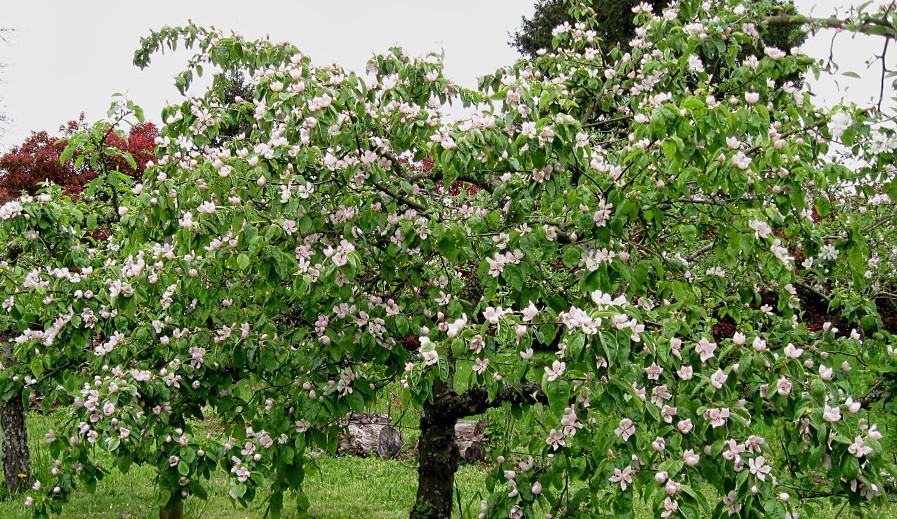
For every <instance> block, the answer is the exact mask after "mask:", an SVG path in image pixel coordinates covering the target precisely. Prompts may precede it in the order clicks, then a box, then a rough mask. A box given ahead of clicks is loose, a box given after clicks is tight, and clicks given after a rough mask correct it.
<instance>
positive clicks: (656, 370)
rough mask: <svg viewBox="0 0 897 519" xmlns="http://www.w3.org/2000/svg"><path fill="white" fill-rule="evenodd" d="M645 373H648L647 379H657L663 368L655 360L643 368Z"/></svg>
mask: <svg viewBox="0 0 897 519" xmlns="http://www.w3.org/2000/svg"><path fill="white" fill-rule="evenodd" d="M645 373H646V374H647V375H648V380H657V379H659V378H660V375H661V374H662V373H663V368H661V367H660V366H658V365H657V363H656V362H652V363H651V365H650V366H648V367H647V368H645Z"/></svg>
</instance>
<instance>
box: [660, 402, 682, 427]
mask: <svg viewBox="0 0 897 519" xmlns="http://www.w3.org/2000/svg"><path fill="white" fill-rule="evenodd" d="M677 411H678V409H676V408H675V407H671V406H668V405H666V404H664V406H663V407H662V408H661V409H660V416H661V417H663V421H664V422H666V423H673V417H674V416H676V412H677Z"/></svg>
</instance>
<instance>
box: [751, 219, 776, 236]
mask: <svg viewBox="0 0 897 519" xmlns="http://www.w3.org/2000/svg"><path fill="white" fill-rule="evenodd" d="M748 227H750V228H751V229H752V230H753V231H754V236H755V237H756V238H766V237H767V236H769V235H770V234H772V227H770V226H769V224H767V223H766V222H763V221H761V220H751V221H750V222H749V223H748Z"/></svg>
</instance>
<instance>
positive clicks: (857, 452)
mask: <svg viewBox="0 0 897 519" xmlns="http://www.w3.org/2000/svg"><path fill="white" fill-rule="evenodd" d="M847 452H849V453H851V454H853V455H854V456H856V457H857V458H862V457H863V456H868V455H870V454H872V447H870V446H868V445H866V444H864V443H863V437H862V436H857V437H856V438H855V439H854V440H853V443H852V444H850V446H849V447H847Z"/></svg>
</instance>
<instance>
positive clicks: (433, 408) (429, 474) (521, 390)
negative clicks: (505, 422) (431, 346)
mask: <svg viewBox="0 0 897 519" xmlns="http://www.w3.org/2000/svg"><path fill="white" fill-rule="evenodd" d="M448 387H449V386H447V385H446V384H445V383H444V382H437V383H436V384H434V387H433V390H434V391H433V392H434V393H435V394H436V395H438V396H436V397H435V398H434V400H433V401H432V402H427V403H425V404H424V406H423V407H424V408H423V415H422V416H421V419H420V440H418V444H417V445H418V466H417V497H416V499H415V501H414V508H412V509H411V519H450V518H451V515H452V489H453V488H454V484H455V472H457V470H458V463H459V462H460V460H461V453H460V450H459V449H458V444H457V442H456V441H455V438H456V437H455V425H456V424H457V423H458V420H459V419H460V418H464V417H468V416H476V415H479V414H482V413H484V412H486V410H487V409H489V408H492V407H497V406H499V405H501V404H502V403H503V402H512V403H514V404H516V405H530V404H533V403H535V402H545V401H546V398H545V395H544V394H543V393H542V390H541V388H540V387H539V385H538V384H536V383H526V384H523V385H520V386H506V387H503V388H501V389H500V390H499V391H498V393H497V394H496V395H495V397H494V398H489V392H488V391H487V390H486V388H484V387H479V386H474V387H472V388H470V389H468V390H467V391H465V392H464V393H462V394H460V395H459V394H457V393H455V392H454V391H452V390H450V389H448Z"/></svg>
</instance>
